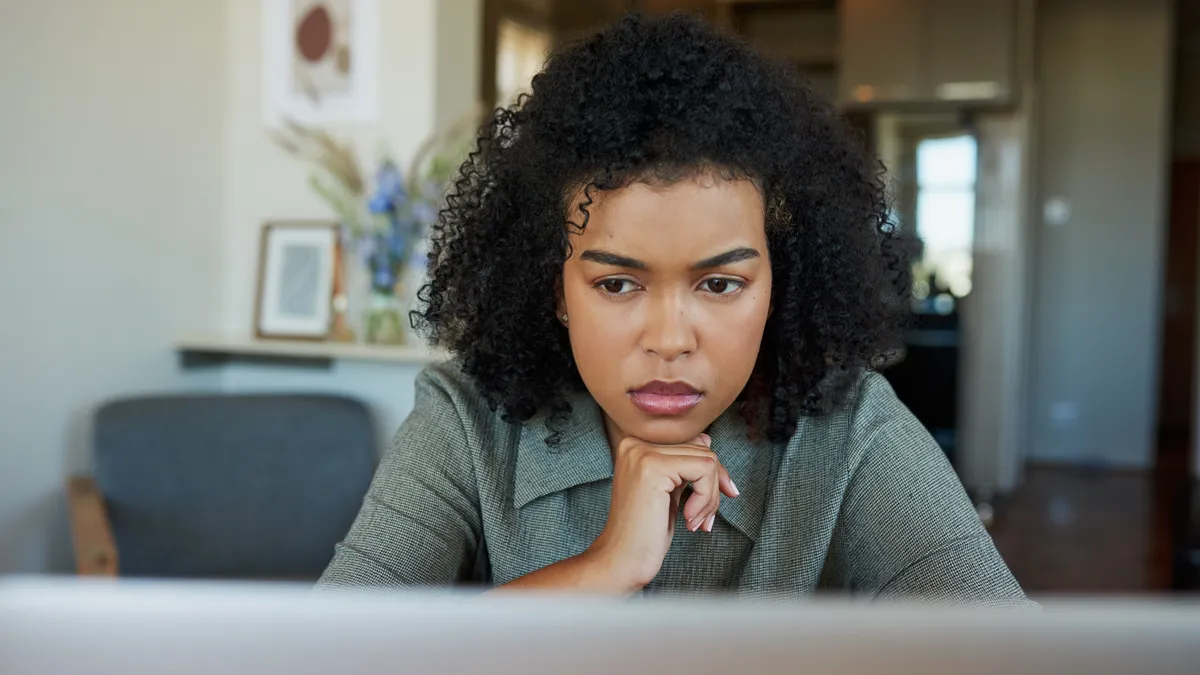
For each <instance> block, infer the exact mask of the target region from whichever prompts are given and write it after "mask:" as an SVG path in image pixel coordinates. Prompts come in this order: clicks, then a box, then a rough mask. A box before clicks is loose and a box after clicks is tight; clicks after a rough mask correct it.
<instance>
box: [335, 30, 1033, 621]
mask: <svg viewBox="0 0 1200 675" xmlns="http://www.w3.org/2000/svg"><path fill="white" fill-rule="evenodd" d="M900 244H901V242H900V240H899V238H898V236H897V234H896V233H895V232H894V231H893V226H892V224H891V223H890V222H889V220H888V210H887V205H886V203H885V199H884V192H883V187H882V181H881V176H880V170H879V169H878V166H877V164H876V162H875V161H874V160H873V159H871V158H870V157H868V156H867V155H866V154H865V152H864V150H863V149H862V148H861V144H860V142H859V141H858V140H857V139H856V138H855V137H854V136H853V135H852V134H850V133H849V132H848V131H847V129H846V127H845V126H844V124H843V122H842V121H841V120H840V119H839V118H838V116H837V115H836V114H835V112H834V111H833V109H832V108H831V107H830V106H829V105H828V104H826V103H825V102H824V101H821V100H819V99H818V98H817V97H816V96H814V95H813V93H812V92H811V91H810V90H809V89H808V88H807V87H806V86H805V85H804V84H803V83H802V82H801V80H800V79H799V77H798V76H797V75H796V74H794V73H793V72H792V71H791V70H790V69H789V68H788V67H787V66H786V65H783V64H777V63H775V62H773V61H771V60H769V59H767V58H765V57H763V56H761V55H759V54H756V53H755V52H753V51H752V50H751V49H750V48H748V47H747V46H745V45H744V44H742V43H741V42H739V41H737V40H735V39H734V38H731V37H727V36H724V35H720V34H718V33H717V32H715V31H713V30H712V29H710V28H708V27H707V26H705V25H704V24H703V23H702V22H700V21H699V20H696V19H692V18H689V17H686V16H683V15H676V16H672V17H669V18H645V17H641V16H637V15H631V16H629V17H627V18H625V19H624V20H623V21H621V22H620V23H618V24H616V25H614V26H612V27H611V28H609V29H607V30H605V31H603V32H601V33H599V34H597V35H595V36H594V37H592V38H590V39H588V40H586V41H584V42H581V43H578V44H574V45H571V46H568V47H567V48H565V49H563V50H561V51H559V52H558V53H556V54H555V55H554V56H553V57H552V58H551V59H550V61H549V62H548V63H547V65H546V68H545V70H544V71H543V72H542V73H541V74H539V75H538V76H537V77H535V78H534V80H533V91H532V95H530V96H528V97H524V98H523V100H521V101H520V102H518V103H517V104H516V105H514V106H512V107H511V108H509V109H507V110H502V111H499V112H498V113H497V115H496V117H495V118H494V120H493V121H492V123H491V124H490V125H489V126H487V127H486V128H485V129H483V130H482V132H481V134H480V136H479V143H478V148H477V151H476V152H475V153H474V154H473V155H472V156H471V158H470V159H469V160H468V161H467V162H466V163H465V164H464V165H463V167H462V170H461V175H460V177H459V179H458V181H457V183H456V184H455V186H454V190H453V191H452V194H451V195H450V197H449V200H448V208H447V209H446V210H445V211H443V213H442V214H441V219H440V221H439V222H438V224H437V226H436V227H435V228H434V233H433V242H432V251H431V256H430V258H431V261H432V262H431V269H430V280H429V283H428V285H427V286H426V287H425V288H424V289H423V292H422V299H423V300H424V302H425V303H426V304H425V306H424V309H423V311H422V312H420V313H419V314H418V315H417V317H416V318H417V319H418V322H419V323H420V324H421V326H422V327H423V328H424V329H425V330H426V331H427V332H428V334H429V335H430V337H431V340H432V341H433V342H434V343H435V344H437V345H439V346H441V347H443V348H446V349H448V350H449V351H450V352H451V353H453V354H454V355H455V359H454V360H453V361H451V362H449V363H446V364H442V365H436V366H431V367H430V368H428V369H426V370H425V371H424V372H423V373H422V374H421V375H420V377H419V378H418V380H417V384H416V387H417V396H416V405H415V408H414V410H413V412H412V414H411V415H410V416H409V417H408V419H407V420H406V421H405V422H404V424H403V425H402V426H401V428H400V431H399V433H398V434H397V436H396V438H395V442H394V445H393V447H392V449H391V450H390V452H389V453H388V454H387V457H386V458H385V460H384V461H383V463H382V465H381V466H380V468H379V471H378V474H377V476H376V478H375V481H374V484H373V485H372V487H371V490H370V493H369V494H368V495H367V498H366V501H365V504H364V506H363V509H362V511H361V513H360V514H359V516H358V519H357V521H356V522H355V524H354V526H353V528H352V529H351V531H350V533H349V535H348V536H347V537H346V540H345V541H344V542H343V543H342V544H341V545H339V546H338V548H337V551H336V554H335V557H334V559H333V562H332V563H331V564H330V566H329V569H328V570H327V571H326V573H325V575H324V577H323V579H322V581H321V584H322V585H323V586H326V587H347V586H398V585H411V584H452V583H456V582H480V583H484V584H488V585H492V586H496V587H500V588H502V589H520V588H544V589H569V590H575V591H584V592H598V593H612V594H632V593H636V592H639V591H642V590H647V591H660V590H661V591H676V592H689V591H720V590H729V591H739V592H746V593H750V594H756V595H786V596H803V595H808V594H812V593H814V592H816V591H819V590H821V589H832V590H842V591H848V592H851V593H854V594H857V595H863V596H868V597H898V596H914V595H915V596H920V597H922V598H925V599H931V600H944V601H962V602H973V603H998V604H1003V603H1015V604H1020V603H1022V602H1023V601H1024V596H1023V594H1022V592H1021V589H1020V588H1019V587H1018V585H1017V583H1016V582H1015V581H1014V580H1013V578H1012V576H1011V575H1010V574H1009V571H1008V569H1007V568H1006V567H1005V565H1004V562H1003V561H1002V560H1001V559H1000V556H999V555H998V554H997V552H996V550H995V548H994V546H993V544H992V541H991V539H990V537H989V536H988V534H987V532H986V531H985V530H984V528H983V527H982V526H981V524H980V522H979V519H978V518H977V517H976V514H975V511H974V510H973V508H972V506H971V504H970V502H969V501H968V499H967V497H966V496H965V494H964V492H963V489H962V487H961V485H960V483H959V481H958V479H957V478H956V476H955V474H954V472H953V471H952V469H951V468H950V466H949V465H948V463H947V461H946V459H945V457H944V455H943V454H942V452H941V451H940V450H939V448H938V446H937V445H935V444H934V442H933V441H932V440H931V438H930V437H929V435H928V434H927V433H926V432H925V430H924V429H923V428H922V427H921V425H920V424H919V423H918V422H917V421H916V420H915V419H914V418H913V416H912V415H911V414H910V413H909V412H908V410H907V409H905V407H904V406H903V405H902V404H901V403H899V402H898V401H897V400H896V398H895V395H894V394H893V393H892V391H891V389H890V388H889V386H888V385H887V383H886V381H885V380H884V379H883V378H882V377H881V376H879V375H877V374H874V373H873V372H872V369H873V368H877V367H880V366H881V365H884V364H885V363H886V361H887V359H888V358H889V355H890V354H893V353H894V350H895V348H896V346H897V345H898V344H899V342H898V337H899V331H900V328H901V325H902V323H903V320H904V314H905V311H906V308H907V303H908V297H909V278H908V275H907V273H906V269H907V268H906V263H905V262H904V260H903V255H902V253H901V250H900V249H901V246H900Z"/></svg>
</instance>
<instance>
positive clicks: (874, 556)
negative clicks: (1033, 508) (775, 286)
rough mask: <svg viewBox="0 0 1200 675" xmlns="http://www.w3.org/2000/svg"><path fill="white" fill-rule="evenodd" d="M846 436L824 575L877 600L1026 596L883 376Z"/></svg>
mask: <svg viewBox="0 0 1200 675" xmlns="http://www.w3.org/2000/svg"><path fill="white" fill-rule="evenodd" d="M849 443H850V449H849V450H850V456H851V457H852V458H855V457H857V464H856V467H855V469H854V471H853V473H852V475H851V477H850V483H849V486H848V487H847V490H846V493H845V496H844V498H843V501H842V507H841V512H840V514H839V518H838V523H837V526H836V528H835V531H834V537H833V542H832V545H831V556H830V560H829V561H828V563H827V565H826V576H827V579H829V580H830V581H831V582H832V583H833V584H835V585H838V586H842V587H845V588H850V589H852V590H853V591H854V592H856V593H863V594H869V595H871V596H873V597H876V598H881V599H882V598H911V599H921V600H925V601H933V602H948V603H969V604H984V605H1023V604H1027V603H1028V601H1027V600H1026V599H1025V595H1024V593H1023V592H1022V591H1021V588H1020V586H1019V585H1018V584H1017V582H1016V580H1015V579H1014V578H1013V576H1012V574H1011V573H1010V572H1009V570H1008V567H1007V566H1006V565H1005V563H1004V560H1002V559H1001V557H1000V554H999V553H998V552H997V551H996V547H995V546H994V545H993V543H992V539H991V536H990V535H989V534H988V532H987V530H986V529H985V528H984V527H983V524H982V523H981V522H980V520H979V516H978V514H977V513H976V511H975V508H974V506H973V505H972V504H971V501H970V500H969V499H968V498H967V495H966V492H965V491H964V490H963V487H962V483H961V482H960V481H959V479H958V476H957V475H956V474H955V472H954V470H953V469H952V468H951V466H950V463H949V462H948V461H947V459H946V456H945V454H944V453H943V452H942V450H941V448H939V447H938V445H937V444H936V443H935V442H934V441H933V439H932V438H931V437H930V435H929V433H928V432H927V431H926V430H925V428H924V427H923V426H922V425H921V423H920V422H918V421H917V419H916V418H915V417H914V416H913V414H912V413H911V412H909V410H908V409H907V408H906V407H904V405H903V404H901V403H900V401H899V400H898V399H897V398H896V396H895V394H894V393H893V392H892V389H891V386H890V385H889V384H888V383H887V381H886V380H884V379H883V377H881V376H879V375H874V374H872V375H868V376H866V377H865V378H864V381H863V384H862V385H861V388H860V391H859V402H858V409H857V412H856V414H855V417H854V421H853V423H852V424H851V430H850V438H849Z"/></svg>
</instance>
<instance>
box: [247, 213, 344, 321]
mask: <svg viewBox="0 0 1200 675" xmlns="http://www.w3.org/2000/svg"><path fill="white" fill-rule="evenodd" d="M337 249H338V228H337V224H336V223H333V222H329V221H280V222H270V223H266V224H265V225H263V228H262V243H261V245H260V251H259V266H258V289H257V292H256V297H255V303H254V307H255V311H254V334H255V336H256V337H259V338H278V339H293V340H297V339H299V340H324V339H326V338H327V337H329V334H330V330H331V325H332V318H333V317H332V314H333V295H334V286H335V281H336V278H335V277H336V274H335V272H336V270H335V265H336V261H337V257H338V254H337Z"/></svg>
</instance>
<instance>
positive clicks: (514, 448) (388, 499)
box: [320, 363, 1026, 605]
mask: <svg viewBox="0 0 1200 675" xmlns="http://www.w3.org/2000/svg"><path fill="white" fill-rule="evenodd" d="M572 403H573V406H574V413H573V416H572V419H571V420H570V423H569V425H568V426H567V428H566V430H565V431H564V435H563V441H562V445H561V446H560V447H559V448H557V449H555V448H551V447H549V446H547V445H546V443H545V438H546V436H547V435H548V434H547V430H546V428H545V426H544V419H543V418H541V417H538V418H535V419H534V420H532V421H531V422H530V423H528V424H527V425H525V426H518V425H510V424H507V423H505V422H503V421H502V420H501V419H500V417H499V415H498V414H496V413H493V412H492V411H490V410H489V409H488V406H487V405H486V403H485V402H484V400H483V399H482V398H481V396H480V395H479V393H478V392H477V389H476V388H475V386H474V385H473V384H472V382H471V381H470V380H469V379H468V378H467V377H465V376H464V375H463V374H462V373H461V372H460V371H459V370H458V368H457V367H456V366H455V365H454V364H453V363H448V364H440V365H436V366H431V367H429V368H427V369H426V370H425V372H423V373H422V374H421V375H420V377H419V378H418V380H417V397H416V407H415V409H414V410H413V412H412V414H411V415H410V416H409V418H408V419H407V420H406V421H405V422H404V423H403V425H401V427H400V430H399V432H398V433H397V435H396V438H395V441H394V443H393V446H392V448H391V450H390V452H389V453H388V454H387V456H386V457H385V459H384V461H383V463H382V465H381V466H380V468H379V470H378V472H377V473H376V475H375V479H374V481H373V484H372V487H371V489H370V491H369V492H368V494H367V498H366V500H365V502H364V505H363V508H362V510H361V511H360V513H359V515H358V518H357V520H356V521H355V523H354V526H353V527H352V528H351V529H350V531H349V534H348V535H347V536H346V538H345V541H344V542H342V543H341V544H339V545H338V547H337V552H336V554H335V556H334V559H333V562H332V563H331V564H330V566H329V568H328V569H327V570H326V571H325V574H324V575H323V577H322V579H321V582H320V586H321V587H322V588H326V589H328V588H344V587H359V586H400V585H412V584H451V583H456V582H471V581H474V582H482V583H485V584H496V585H499V584H503V583H505V582H508V581H511V580H513V579H516V578H518V577H520V576H522V575H525V574H528V573H530V572H533V571H535V570H537V569H540V568H542V567H545V566H547V565H550V564H552V563H554V562H557V561H560V560H563V559H565V558H568V557H571V556H574V555H576V554H579V553H581V552H583V551H584V550H585V549H586V548H587V547H588V545H589V544H591V542H592V541H593V540H594V539H595V538H596V536H597V535H599V534H600V531H601V529H602V528H603V527H604V523H605V520H606V517H607V514H608V507H609V500H610V490H611V484H612V470H613V464H612V457H611V454H610V450H609V447H608V442H607V440H606V438H605V434H604V430H603V425H602V421H601V413H600V410H599V407H598V406H597V405H596V403H595V402H594V400H593V399H591V397H590V396H587V395H586V394H581V395H579V396H578V397H576V398H575V399H574V400H573V401H572ZM709 434H710V435H711V436H712V448H713V450H714V451H715V452H716V453H717V455H718V456H719V457H720V459H721V461H722V463H724V464H725V466H726V467H727V468H728V469H729V472H730V474H731V475H732V477H733V479H734V482H735V483H737V485H738V487H739V488H740V491H741V496H740V497H738V498H736V499H724V500H723V501H722V503H721V506H720V508H719V510H718V518H717V520H716V525H715V527H714V531H713V532H712V533H711V534H710V533H704V532H695V533H693V532H688V531H687V530H686V528H684V527H683V523H682V519H681V521H680V523H679V526H678V528H677V531H676V534H675V538H674V540H673V543H672V546H671V549H670V552H669V553H668V554H667V557H666V560H665V561H664V563H663V567H662V570H661V571H660V573H659V574H658V576H657V578H656V579H655V580H654V581H653V583H651V584H650V586H649V587H648V588H647V591H648V592H656V591H658V592H696V591H701V592H705V591H736V592H739V593H745V594H749V595H752V596H764V597H765V596H784V597H788V596H804V595H810V594H813V593H815V592H818V591H820V590H823V589H830V590H832V589H839V590H841V591H848V592H850V593H852V594H854V595H857V596H865V597H870V598H886V597H905V598H912V597H913V596H916V597H919V598H921V599H923V600H928V601H935V602H938V601H946V602H970V603H978V604H996V605H1004V604H1015V605H1021V604H1024V603H1025V602H1026V601H1025V599H1024V594H1023V593H1022V591H1021V589H1020V587H1019V586H1018V585H1017V583H1016V581H1015V580H1014V579H1013V577H1012V575H1011V574H1010V573H1009V571H1008V568H1007V567H1006V566H1005V564H1004V562H1003V561H1002V560H1001V559H1000V556H999V554H998V553H997V552H996V549H995V547H994V546H993V545H992V541H991V538H990V537H989V536H988V534H987V532H986V531H985V529H984V528H983V526H982V524H981V523H980V521H979V518H978V517H977V515H976V513H975V510H974V508H973V507H972V505H971V503H970V501H969V500H968V499H967V497H966V494H965V493H964V491H963V489H962V486H961V484H960V483H959V481H958V478H957V476H956V475H955V474H954V472H953V470H952V469H951V467H950V465H949V463H948V462H947V461H946V458H945V456H944V454H943V453H942V452H941V450H940V449H939V448H938V446H937V445H936V444H935V443H934V442H933V440H932V439H931V438H930V437H929V435H928V434H927V433H926V431H925V430H924V428H923V427H922V426H921V425H920V424H919V423H918V422H917V420H916V419H915V418H914V417H913V416H912V414H911V413H910V412H909V411H908V410H907V409H906V408H905V407H904V406H903V405H902V404H901V403H900V402H899V401H898V400H897V399H896V397H895V395H894V394H893V393H892V390H891V387H890V386H889V385H888V383H887V381H886V380H884V379H883V378H882V377H881V376H879V375H876V374H868V375H865V376H864V377H863V379H862V381H861V384H860V386H859V388H858V391H857V392H856V393H855V395H854V397H853V399H852V400H851V401H849V402H848V403H847V404H846V405H845V406H844V407H843V408H842V409H841V410H839V411H836V412H834V413H831V414H829V415H826V416H822V417H809V418H804V419H802V421H801V423H800V427H799V429H798V430H797V432H796V434H795V436H794V437H793V438H792V439H791V441H790V442H789V443H787V444H786V445H778V446H773V445H771V444H769V443H765V442H758V443H755V442H751V441H750V440H748V438H747V433H746V428H745V425H744V424H743V423H742V422H741V421H740V420H739V419H738V418H737V416H736V415H734V414H732V413H726V414H725V415H723V416H722V417H721V418H719V419H718V420H717V421H716V422H714V423H713V425H712V428H711V429H710V430H709Z"/></svg>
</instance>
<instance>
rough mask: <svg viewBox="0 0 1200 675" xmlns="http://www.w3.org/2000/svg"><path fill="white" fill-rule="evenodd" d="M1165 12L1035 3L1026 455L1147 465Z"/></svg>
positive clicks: (1167, 5)
mask: <svg viewBox="0 0 1200 675" xmlns="http://www.w3.org/2000/svg"><path fill="white" fill-rule="evenodd" d="M1171 4H1172V3H1171V2H1170V1H1169V0H1141V1H1139V2H1129V1H1127V0H1041V1H1040V2H1039V15H1038V20H1039V26H1038V32H1039V40H1038V47H1037V48H1038V53H1037V58H1038V77H1039V104H1038V105H1039V111H1038V119H1039V122H1038V125H1039V127H1038V130H1037V136H1038V168H1037V173H1038V198H1039V202H1044V201H1045V200H1047V199H1049V198H1052V197H1062V198H1065V199H1066V201H1067V202H1068V203H1069V204H1070V206H1071V215H1070V219H1069V221H1068V222H1067V223H1065V224H1063V225H1060V226H1053V225H1047V224H1044V223H1041V222H1040V220H1039V224H1038V226H1037V230H1036V234H1035V239H1036V242H1037V258H1038V260H1037V279H1036V285H1035V288H1036V291H1035V305H1034V307H1035V314H1034V341H1033V353H1032V354H1033V356H1032V358H1033V370H1032V372H1031V379H1032V396H1031V409H1030V413H1029V419H1030V431H1031V433H1030V441H1031V446H1030V447H1031V454H1032V457H1033V458H1034V459H1038V460H1048V461H1065V462H1102V463H1107V464H1112V465H1119V466H1131V467H1145V466H1148V465H1149V464H1150V462H1151V461H1152V456H1153V453H1152V448H1153V432H1154V424H1155V410H1156V382H1157V362H1158V354H1159V319H1160V312H1159V302H1160V300H1159V298H1160V290H1161V285H1162V270H1163V264H1162V261H1163V255H1162V254H1163V252H1162V245H1163V238H1164V231H1165V225H1164V223H1165V220H1164V219H1165V195H1166V168H1167V162H1168V151H1167V136H1168V133H1167V130H1168V124H1169V117H1168V114H1169V109H1170V106H1169V101H1170V99H1169V94H1170V80H1169V77H1170V72H1171V71H1170V65H1169V55H1170V53H1171V12H1170V9H1171Z"/></svg>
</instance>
